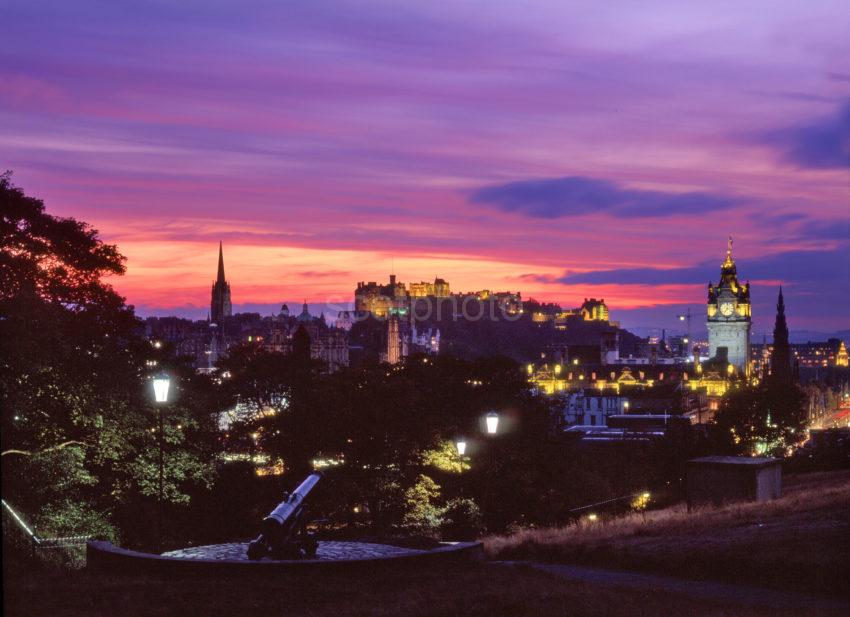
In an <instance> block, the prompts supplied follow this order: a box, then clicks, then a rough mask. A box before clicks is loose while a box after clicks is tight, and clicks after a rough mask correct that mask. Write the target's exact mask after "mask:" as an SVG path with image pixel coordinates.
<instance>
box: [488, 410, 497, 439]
mask: <svg viewBox="0 0 850 617" xmlns="http://www.w3.org/2000/svg"><path fill="white" fill-rule="evenodd" d="M486 422H487V434H488V435H495V434H496V432H497V431H498V430H499V414H497V413H496V412H495V411H491V412H490V413H488V414H487V418H486Z"/></svg>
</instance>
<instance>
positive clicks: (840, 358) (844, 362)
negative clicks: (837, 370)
mask: <svg viewBox="0 0 850 617" xmlns="http://www.w3.org/2000/svg"><path fill="white" fill-rule="evenodd" d="M835 366H850V359H849V358H848V356H847V347H846V346H845V345H844V341H841V342H840V343H839V344H838V351H837V352H836V354H835Z"/></svg>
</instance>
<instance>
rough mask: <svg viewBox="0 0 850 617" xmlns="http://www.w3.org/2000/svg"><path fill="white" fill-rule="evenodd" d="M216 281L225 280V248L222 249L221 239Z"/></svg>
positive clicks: (221, 281)
mask: <svg viewBox="0 0 850 617" xmlns="http://www.w3.org/2000/svg"><path fill="white" fill-rule="evenodd" d="M215 282H216V283H223V282H224V250H223V249H222V246H221V242H220V241H219V243H218V276H217V277H216V279H215Z"/></svg>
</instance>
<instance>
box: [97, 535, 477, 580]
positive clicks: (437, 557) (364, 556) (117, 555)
mask: <svg viewBox="0 0 850 617" xmlns="http://www.w3.org/2000/svg"><path fill="white" fill-rule="evenodd" d="M322 544H324V545H326V546H325V547H324V548H325V551H324V552H323V550H322V548H323V547H322ZM346 544H347V545H351V546H350V549H351V550H349V551H346V550H345V549H346V547H345V546H342V545H346ZM327 545H333V546H327ZM244 546H245V545H244V543H232V544H227V545H224V544H219V545H213V546H209V547H196V548H192V549H183V550H181V551H172V552H171V554H168V553H166V554H163V555H156V554H153V553H141V552H138V551H130V550H127V549H123V548H119V547H117V546H114V545H113V544H112V543H111V542H102V541H96V540H92V541H89V542H88V543H87V545H86V562H87V563H86V568H87V569H88V570H89V571H92V572H98V573H104V574H146V575H154V576H210V575H211V576H217V575H226V576H233V575H240V574H242V575H246V576H262V575H265V574H274V575H280V574H286V573H290V574H298V573H307V572H310V573H317V572H353V571H357V570H364V571H366V570H368V571H370V572H374V571H375V570H376V569H380V568H384V567H386V568H392V569H397V568H401V567H418V566H428V565H433V564H442V563H452V562H455V563H462V562H473V561H478V560H481V559H482V558H483V555H484V551H483V548H482V545H481V543H480V542H456V543H446V544H444V545H442V546H439V547H438V548H434V549H431V550H427V551H423V550H412V549H410V550H408V549H400V548H398V547H390V546H388V545H380V544H366V543H361V542H348V543H346V542H325V543H320V550H319V556H320V557H322V555H323V554H324V558H318V559H300V560H287V561H276V560H270V559H262V560H260V561H250V560H248V559H247V558H245V557H240V556H239V555H244V552H243V551H242V547H244ZM380 547H385V548H386V549H388V550H386V551H381V550H380ZM346 555H358V556H354V557H347V556H346Z"/></svg>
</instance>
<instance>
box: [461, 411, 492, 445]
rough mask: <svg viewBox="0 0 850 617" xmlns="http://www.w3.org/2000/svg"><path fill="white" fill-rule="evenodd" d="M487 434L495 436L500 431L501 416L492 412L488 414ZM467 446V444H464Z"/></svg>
mask: <svg viewBox="0 0 850 617" xmlns="http://www.w3.org/2000/svg"><path fill="white" fill-rule="evenodd" d="M486 421H487V433H488V434H490V435H495V434H496V431H498V430H499V414H497V413H496V412H495V411H491V412H490V413H488V414H487V420H486ZM464 445H465V444H464Z"/></svg>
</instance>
